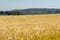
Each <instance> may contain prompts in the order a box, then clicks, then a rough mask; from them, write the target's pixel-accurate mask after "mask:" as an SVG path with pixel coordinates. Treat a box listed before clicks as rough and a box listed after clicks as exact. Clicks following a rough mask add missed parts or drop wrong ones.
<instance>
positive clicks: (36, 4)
mask: <svg viewBox="0 0 60 40" xmlns="http://www.w3.org/2000/svg"><path fill="white" fill-rule="evenodd" d="M25 8H60V0H0V10H12V9H25Z"/></svg>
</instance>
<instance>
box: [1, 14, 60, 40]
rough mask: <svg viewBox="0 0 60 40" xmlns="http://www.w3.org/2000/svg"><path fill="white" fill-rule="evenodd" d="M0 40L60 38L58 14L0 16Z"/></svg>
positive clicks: (50, 39) (48, 39)
mask: <svg viewBox="0 0 60 40" xmlns="http://www.w3.org/2000/svg"><path fill="white" fill-rule="evenodd" d="M0 40H60V14H46V15H18V16H0Z"/></svg>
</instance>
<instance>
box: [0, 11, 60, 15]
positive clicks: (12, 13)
mask: <svg viewBox="0 0 60 40" xmlns="http://www.w3.org/2000/svg"><path fill="white" fill-rule="evenodd" d="M52 13H60V11H54V12H52V11H48V12H21V11H0V15H30V14H31V15H33V14H52Z"/></svg>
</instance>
